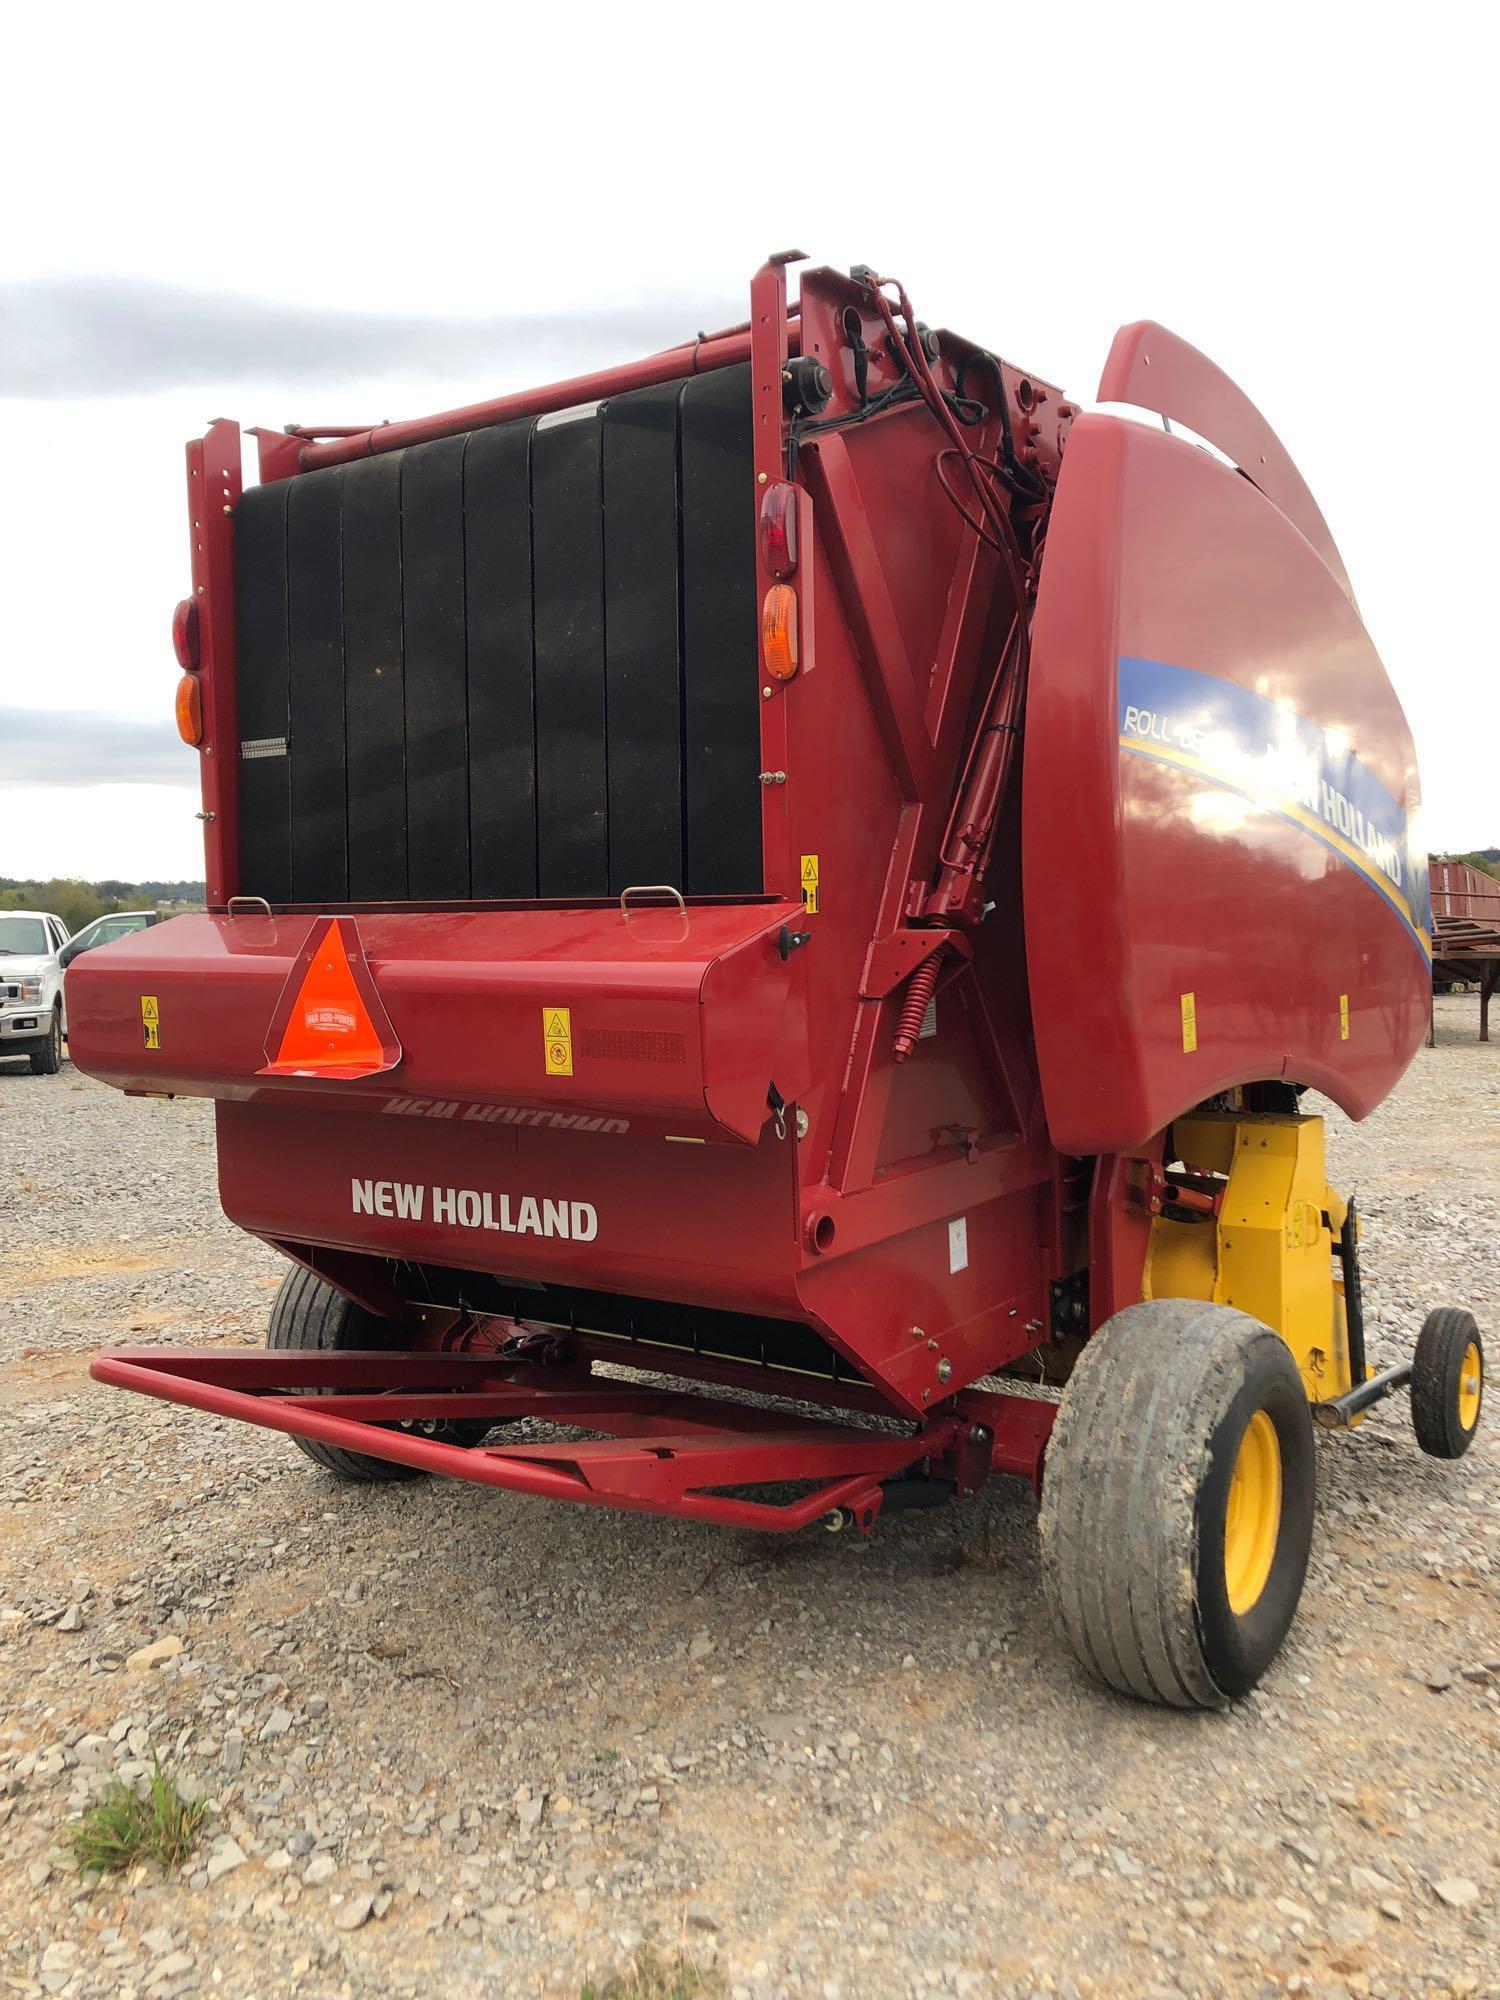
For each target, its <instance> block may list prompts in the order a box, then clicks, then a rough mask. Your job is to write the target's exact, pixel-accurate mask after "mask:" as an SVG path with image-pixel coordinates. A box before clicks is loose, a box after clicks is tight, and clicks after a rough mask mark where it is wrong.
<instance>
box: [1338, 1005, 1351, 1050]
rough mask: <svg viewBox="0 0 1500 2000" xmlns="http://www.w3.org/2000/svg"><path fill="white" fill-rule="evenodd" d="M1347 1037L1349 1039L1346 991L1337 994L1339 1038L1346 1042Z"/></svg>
mask: <svg viewBox="0 0 1500 2000" xmlns="http://www.w3.org/2000/svg"><path fill="white" fill-rule="evenodd" d="M1348 1039H1349V995H1348V994H1347V993H1341V994H1340V995H1339V1040H1340V1041H1341V1042H1347V1041H1348Z"/></svg>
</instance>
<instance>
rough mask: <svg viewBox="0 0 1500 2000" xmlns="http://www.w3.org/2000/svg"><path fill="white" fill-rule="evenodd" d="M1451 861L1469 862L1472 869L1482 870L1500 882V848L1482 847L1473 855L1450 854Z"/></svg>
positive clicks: (1446, 857) (1447, 857)
mask: <svg viewBox="0 0 1500 2000" xmlns="http://www.w3.org/2000/svg"><path fill="white" fill-rule="evenodd" d="M1445 859H1447V860H1449V861H1467V862H1468V864H1469V866H1470V867H1471V868H1479V869H1482V870H1483V872H1484V873H1485V874H1486V875H1493V876H1495V877H1496V879H1497V880H1500V847H1480V848H1477V849H1476V850H1475V852H1474V853H1473V854H1450V855H1447V856H1445Z"/></svg>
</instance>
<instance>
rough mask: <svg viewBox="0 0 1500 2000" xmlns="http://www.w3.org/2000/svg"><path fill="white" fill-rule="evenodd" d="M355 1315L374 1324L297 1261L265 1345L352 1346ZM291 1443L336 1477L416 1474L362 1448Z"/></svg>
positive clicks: (384, 1478)
mask: <svg viewBox="0 0 1500 2000" xmlns="http://www.w3.org/2000/svg"><path fill="white" fill-rule="evenodd" d="M355 1315H358V1319H359V1321H361V1322H364V1321H368V1322H369V1325H370V1327H371V1328H372V1329H373V1328H375V1327H377V1326H378V1325H379V1322H378V1321H377V1320H376V1319H375V1318H374V1316H373V1314H369V1313H365V1312H362V1311H361V1309H360V1308H359V1307H358V1306H356V1305H355V1304H354V1302H353V1301H352V1300H351V1299H346V1298H345V1297H344V1295H343V1293H342V1292H336V1291H335V1290H334V1288H333V1287H332V1285H330V1284H327V1283H325V1282H324V1280H323V1279H322V1278H320V1277H318V1276H317V1275H316V1273H314V1272H312V1271H309V1270H306V1269H305V1268H304V1267H303V1266H302V1265H300V1264H299V1265H297V1266H296V1267H295V1268H294V1269H292V1270H290V1271H288V1273H287V1274H286V1276H285V1277H284V1278H283V1279H282V1281H281V1290H280V1291H279V1292H278V1293H277V1294H276V1303H275V1305H274V1306H272V1308H271V1323H270V1326H269V1327H268V1328H267V1330H266V1346H267V1347H270V1348H277V1349H281V1350H283V1351H284V1350H287V1349H301V1350H303V1351H304V1352H307V1351H314V1352H322V1351H326V1350H327V1349H329V1348H337V1347H352V1346H355V1345H356V1344H357V1343H356V1342H354V1341H352V1340H350V1339H349V1338H348V1334H349V1331H350V1329H351V1326H352V1325H353V1324H354V1323H355ZM368 1344H369V1345H371V1346H378V1345H379V1344H380V1343H379V1341H378V1340H377V1339H375V1338H374V1337H373V1334H372V1337H371V1338H370V1340H369V1343H368ZM292 1442H293V1443H294V1444H295V1445H296V1446H297V1447H298V1448H299V1450H301V1451H304V1452H306V1454H307V1456H308V1457H309V1458H310V1459H311V1460H312V1461H313V1463H314V1464H315V1465H321V1466H322V1467H323V1469H324V1471H325V1472H331V1473H332V1474H333V1475H334V1477H335V1478H337V1479H347V1480H351V1481H354V1482H357V1483H358V1484H361V1485H381V1484H387V1483H393V1482H395V1481H398V1480H407V1479H420V1478H421V1477H422V1474H421V1472H420V1471H419V1470H418V1468H417V1467H416V1466H414V1465H398V1464H397V1463H396V1462H395V1460H394V1459H389V1458H372V1457H371V1456H369V1454H368V1453H365V1452H359V1451H343V1450H341V1449H340V1448H339V1447H338V1446H337V1445H331V1444H323V1443H322V1442H321V1441H320V1440H319V1439H317V1438H304V1437H293V1439H292Z"/></svg>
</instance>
